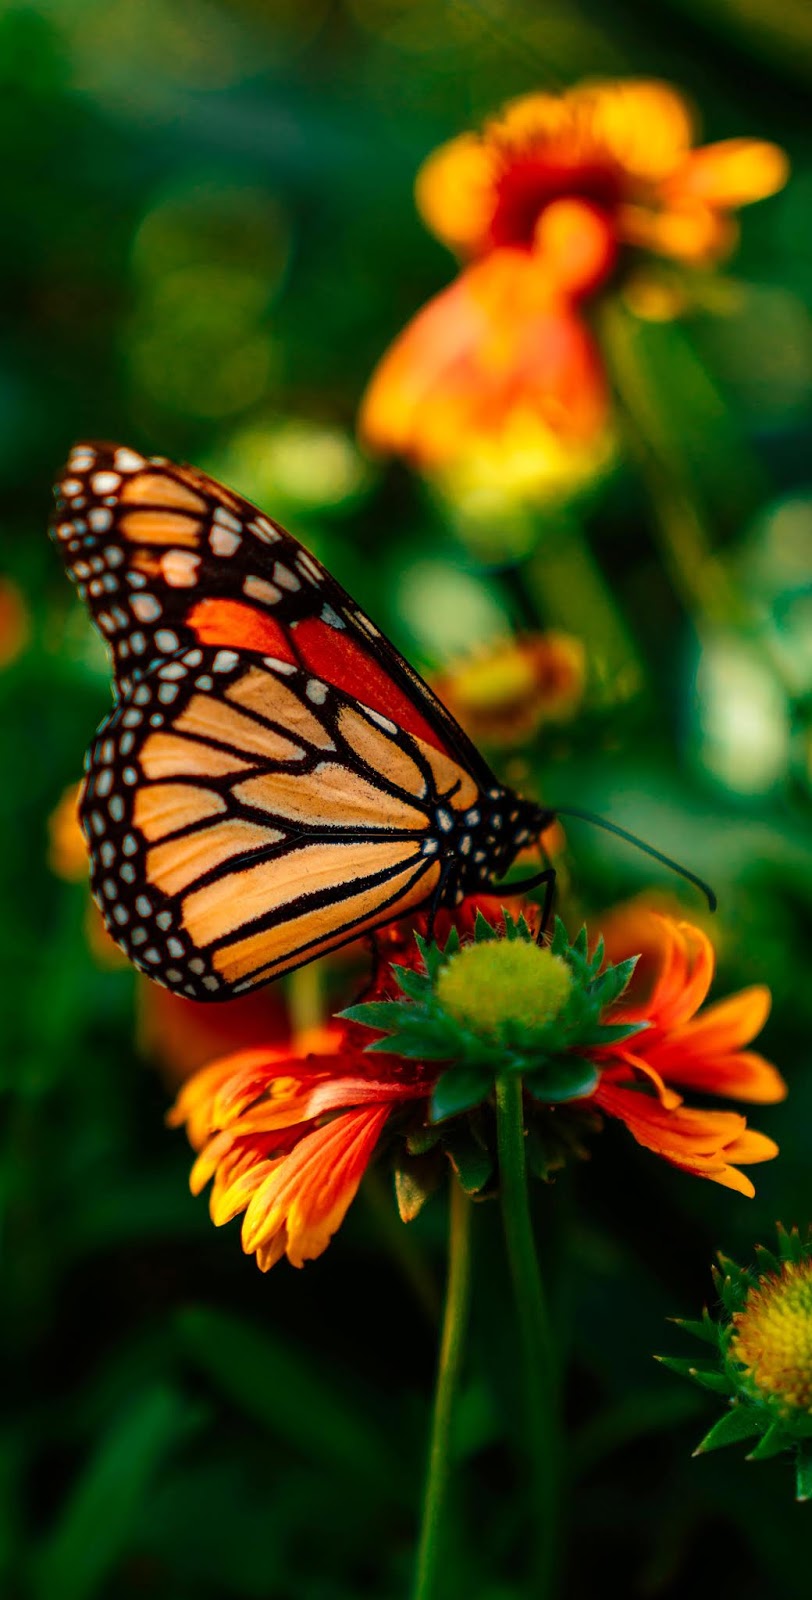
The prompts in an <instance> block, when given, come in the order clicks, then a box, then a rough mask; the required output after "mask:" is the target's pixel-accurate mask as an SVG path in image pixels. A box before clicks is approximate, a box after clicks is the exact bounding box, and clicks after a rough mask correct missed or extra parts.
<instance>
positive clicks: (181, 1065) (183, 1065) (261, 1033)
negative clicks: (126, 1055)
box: [138, 978, 290, 1088]
mask: <svg viewBox="0 0 812 1600" xmlns="http://www.w3.org/2000/svg"><path fill="white" fill-rule="evenodd" d="M289 1039H290V1017H289V1015H288V1008H287V1006H286V1004H285V998H284V995H283V992H282V990H281V988H280V987H279V986H278V985H274V984H271V985H269V986H268V987H267V988H264V989H260V990H258V991H257V993H256V994H247V995H243V996H242V998H240V999H237V1000H225V1001H223V1002H222V1003H221V1004H220V1005H216V1006H213V1005H206V1004H205V1003H204V1002H203V1001H202V1000H189V999H188V998H187V997H186V995H182V994H173V993H172V991H171V989H164V988H163V987H162V986H161V984H158V983H152V982H151V981H150V980H149V978H140V980H139V984H138V1043H139V1045H140V1047H141V1049H142V1051H143V1052H144V1054H145V1055H147V1056H149V1057H150V1059H151V1060H152V1061H154V1062H155V1063H156V1064H157V1066H158V1067H160V1069H161V1073H162V1076H163V1078H164V1079H165V1081H166V1082H167V1083H168V1084H169V1085H170V1086H172V1087H174V1088H177V1087H178V1085H179V1084H182V1083H185V1081H186V1079H187V1078H189V1077H191V1075H192V1073H193V1072H197V1070H198V1068H200V1067H203V1066H205V1065H206V1063H207V1062H209V1061H213V1060H214V1059H215V1058H216V1057H218V1056H221V1055H224V1054H225V1052H226V1051H227V1050H228V1051H231V1050H248V1049H252V1048H255V1047H257V1046H259V1045H264V1046H270V1045H276V1044H279V1045H283V1044H284V1045H288V1043H289Z"/></svg>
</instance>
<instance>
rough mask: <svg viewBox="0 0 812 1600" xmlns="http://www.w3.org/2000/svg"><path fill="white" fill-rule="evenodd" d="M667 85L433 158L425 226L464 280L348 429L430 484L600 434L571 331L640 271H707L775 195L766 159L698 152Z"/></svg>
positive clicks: (515, 122) (402, 342) (542, 118)
mask: <svg viewBox="0 0 812 1600" xmlns="http://www.w3.org/2000/svg"><path fill="white" fill-rule="evenodd" d="M694 133H695V128H694V121H693V117H692V114H691V111H690V109H689V107H688V104H687V102H686V100H685V99H684V97H683V96H682V95H681V94H679V92H678V91H677V90H676V89H674V88H672V87H671V86H670V85H668V84H666V83H660V82H656V81H651V82H648V81H644V80H640V81H637V82H635V81H630V82H624V81H618V82H610V83H595V84H583V85H579V86H577V87H575V88H573V89H569V90H567V91H566V92H565V93H563V94H559V95H551V94H532V95H526V96H523V97H522V98H520V99H518V100H513V101H511V102H510V103H509V104H508V105H507V106H506V107H505V108H504V110H503V112H502V113H501V115H499V116H498V117H495V118H494V119H493V120H492V121H490V122H488V123H486V125H485V127H484V129H483V131H482V132H481V133H473V132H471V133H464V134H461V135H460V136H459V137H458V138H455V139H452V140H451V141H450V142H449V143H447V144H445V145H442V146H441V147H440V148H439V149H438V150H436V151H434V153H433V154H432V155H431V156H429V158H428V160H427V161H426V162H425V163H424V165H423V167H422V169H421V171H420V173H419V174H418V178H417V204H418V208H419V210H420V212H421V213H422V216H423V219H424V221H425V223H426V225H427V226H428V227H429V228H430V229H431V231H432V232H433V233H434V234H436V236H437V238H438V239H440V240H442V241H443V242H444V243H445V244H447V245H448V246H449V247H450V248H451V249H452V250H453V251H455V253H456V254H457V255H458V256H460V258H461V259H462V260H463V261H464V262H467V263H470V264H469V265H467V266H466V267H465V269H464V270H463V271H462V272H461V274H460V276H459V278H458V279H457V280H456V282H455V283H454V284H453V285H452V286H451V287H450V288H449V289H446V290H445V291H444V292H443V293H442V294H440V295H438V296H437V297H436V298H435V299H434V300H432V301H430V302H429V304H428V305H427V306H426V307H425V308H424V309H423V310H422V311H421V312H419V313H418V315H417V317H416V318H415V319H414V321H413V322H412V323H410V324H409V326H408V327H407V328H406V329H405V331H404V332H403V333H402V334H401V335H400V337H399V338H398V339H397V340H396V341H395V344H394V345H393V346H392V348H391V349H390V350H389V352H388V353H387V354H386V355H385V356H384V358H383V360H382V361H381V363H380V365H379V366H378V368H377V371H376V372H375V373H374V375H373V377H372V381H371V383H370V385H369V388H368V390H367V393H366V396H365V398H364V402H363V405H362V410H361V418H360V427H361V432H362V435H363V437H364V438H365V439H366V441H367V442H368V444H369V445H370V446H371V447H372V448H374V449H377V450H381V451H384V452H393V453H400V454H403V455H406V456H409V457H411V458H412V459H413V460H414V461H415V462H416V463H417V464H418V465H420V466H425V467H433V466H439V465H442V464H444V463H447V462H449V461H451V460H453V459H455V458H457V457H459V456H460V455H461V454H465V453H467V452H468V451H470V450H474V449H476V447H477V444H478V442H479V441H481V440H483V439H485V438H490V439H492V438H493V436H494V435H496V436H501V435H503V434H504V435H505V437H506V438H509V437H510V436H511V434H512V433H513V432H514V431H515V430H516V426H517V418H518V419H521V420H522V422H523V424H524V426H523V428H522V429H521V431H522V433H523V438H524V443H525V445H526V442H527V429H528V427H530V426H531V425H532V426H534V427H535V429H536V432H537V434H538V435H539V437H540V438H542V436H543V435H544V434H545V433H549V431H550V430H553V431H554V432H556V433H558V434H560V435H562V436H564V437H566V438H567V439H569V440H571V441H573V442H575V443H577V442H578V441H581V442H583V441H584V440H585V439H587V438H590V437H595V436H597V435H598V434H599V432H600V431H601V429H602V428H603V426H604V424H605V422H606V420H607V409H608V403H607V393H606V385H605V380H604V376H603V371H602V364H601V360H600V355H599V352H598V350H597V347H596V345H595V344H594V342H593V340H592V336H591V334H590V332H589V330H588V329H587V327H586V326H585V325H584V323H583V321H582V319H581V317H580V316H579V314H578V308H579V307H580V306H581V305H582V304H583V303H584V302H585V301H586V300H588V299H589V298H591V297H593V296H595V295H596V294H598V293H599V292H600V291H601V290H603V289H605V288H606V287H607V286H608V284H609V283H610V281H616V280H617V278H618V275H619V274H620V273H621V272H622V273H623V274H628V273H629V272H630V271H634V270H636V268H637V266H638V264H639V260H640V257H641V253H642V254H644V255H655V256H657V257H661V258H662V257H666V258H669V259H671V260H672V261H677V262H680V263H682V264H686V265H690V266H707V265H710V264H713V263H714V262H716V261H718V260H720V259H721V258H723V257H724V256H725V255H727V254H728V253H729V252H730V251H731V250H732V249H733V247H734V245H735V242H736V225H735V222H734V220H733V217H732V213H733V212H734V211H735V210H736V209H737V208H738V207H739V206H742V205H746V204H748V203H749V202H751V201H754V200H759V199H762V198H764V197H766V196H767V195H771V194H774V193H775V192H776V191H777V190H778V189H780V188H781V187H782V185H783V183H784V182H785V180H786V177H787V171H788V166H787V160H786V157H785V155H784V153H783V151H782V150H780V149H779V148H778V146H776V145H773V144H768V143H765V142H764V141H762V140H757V139H728V140H724V141H722V142H721V143H718V144H711V145H705V146H702V147H700V148H698V149H697V148H693V139H694Z"/></svg>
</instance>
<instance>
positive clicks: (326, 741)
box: [54, 446, 533, 999]
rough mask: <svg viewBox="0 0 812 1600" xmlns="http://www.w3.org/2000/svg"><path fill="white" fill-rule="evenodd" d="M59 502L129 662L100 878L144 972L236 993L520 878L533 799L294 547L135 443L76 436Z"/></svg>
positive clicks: (65, 543) (124, 666)
mask: <svg viewBox="0 0 812 1600" xmlns="http://www.w3.org/2000/svg"><path fill="white" fill-rule="evenodd" d="M57 495H58V502H57V503H58V506H59V511H58V515H57V517H56V520H55V523H54V535H55V538H56V540H57V542H58V543H59V545H60V546H61V548H62V551H63V554H64V557H65V561H66V564H67V566H68V570H69V572H70V575H71V577H72V579H73V580H74V582H75V583H76V584H77V587H78V589H79V593H80V595H81V596H82V598H83V599H84V600H85V601H86V603H87V604H88V606H89V608H90V611H91V614H92V616H93V620H94V621H95V623H96V625H97V626H98V628H99V629H100V631H101V632H102V634H103V636H104V637H105V638H106V640H107V641H108V643H109V645H110V648H111V651H112V655H113V664H114V672H115V686H116V704H115V705H114V708H113V710H112V712H111V713H110V716H109V717H108V718H107V720H106V722H105V723H104V724H103V726H102V728H101V729H100V730H99V734H98V737H97V739H96V741H95V743H94V745H93V747H92V749H91V751H90V755H89V763H88V774H87V779H86V783H85V788H84V792H83V796H82V801H81V816H82V823H83V827H84V829H85V834H86V837H87V841H88V845H89V849H90V854H91V867H92V882H93V889H94V893H95V895H96V897H97V899H98V901H99V904H100V905H101V907H102V910H103V913H104V916H105V920H106V922H107V925H108V927H109V928H110V930H111V932H112V933H113V935H114V937H115V938H116V940H117V941H118V942H119V943H120V944H121V945H122V947H123V948H124V949H125V950H126V952H127V954H128V955H129V956H130V958H131V959H132V960H133V962H134V963H135V964H136V965H137V966H138V967H140V968H141V969H142V970H143V971H145V972H148V973H149V974H150V976H152V977H154V978H156V979H158V980H159V981H161V982H163V983H165V984H167V985H168V986H169V987H170V988H173V989H177V990H179V991H180V992H182V993H185V994H188V995H194V996H195V997H197V998H201V999H226V998H228V997H229V996H230V995H232V994H236V993H239V992H241V991H244V990H246V989H249V988H253V987H254V986H255V985H257V984H259V983H263V982H266V981H267V980H268V979H270V978H272V977H275V976H277V975H278V974H279V973H281V972H284V971H287V970H290V969H292V968H293V967H296V966H299V965H301V964H302V963H303V962H305V961H308V960H311V959H312V958H313V957H315V956H317V955H320V954H323V953H324V952H326V951H328V950H331V949H334V948H336V947H337V946H338V945H340V944H343V943H345V942H347V941H348V940H350V939H352V938H354V937H355V936H356V935H357V934H358V933H360V932H362V931H365V930H370V929H372V928H374V927H376V926H379V925H381V924H382V923H384V922H387V921H391V920H393V919H394V918H396V917H398V916H401V915H403V914H404V913H405V912H407V911H410V910H414V909H416V908H417V907H418V906H419V905H422V904H424V903H426V902H427V901H430V900H433V901H434V902H435V903H439V901H440V899H442V898H443V897H445V898H446V899H450V898H454V897H456V898H459V897H460V896H461V893H462V889H461V888H460V883H465V885H466V887H475V886H476V885H478V884H484V883H485V882H487V880H488V879H489V878H490V877H491V876H493V875H495V874H497V873H498V872H499V871H501V870H504V866H505V865H506V864H507V863H508V862H509V861H510V860H511V859H512V858H513V856H514V855H515V853H516V850H517V849H518V848H519V845H520V844H521V843H522V842H524V840H525V839H527V838H528V837H529V833H530V830H531V827H532V817H530V816H529V815H527V816H526V815H524V813H525V812H529V811H531V810H532V809H533V808H528V807H527V806H524V803H522V802H517V801H516V800H515V797H513V796H510V795H509V794H508V793H506V792H505V791H503V790H501V789H500V788H499V787H498V786H497V785H496V784H495V780H494V778H493V776H492V774H491V773H490V771H489V769H488V767H487V765H486V763H485V762H484V761H483V760H482V758H481V757H480V756H479V754H478V752H477V751H476V750H475V749H474V747H473V746H472V745H471V744H470V741H468V739H467V738H466V736H465V735H464V734H463V733H462V731H461V729H459V728H458V726H457V724H456V723H455V722H454V720H453V718H451V717H450V716H449V714H448V713H447V712H446V711H445V709H444V707H443V706H442V705H441V704H440V703H439V701H437V700H436V698H435V697H434V695H433V694H432V693H431V691H430V690H429V689H428V688H427V687H426V685H425V684H424V683H423V682H422V680H421V679H420V678H419V677H418V676H417V674H416V673H414V672H413V671H412V669H411V668H410V667H409V666H408V664H407V663H406V662H405V661H404V660H403V658H402V657H401V656H400V655H398V653H397V651H395V649H394V648H393V646H392V645H391V644H389V642H388V641H387V640H386V639H385V638H384V637H383V636H382V635H381V634H380V633H379V631H378V630H377V628H375V626H374V624H373V623H371V622H370V621H369V619H368V618H367V617H365V616H364V614H363V613H362V612H361V611H359V609H358V608H357V607H356V606H355V605H354V604H353V602H352V601H351V600H350V598H349V596H347V595H346V594H345V592H344V591H343V590H342V589H341V588H340V586H339V585H338V584H337V583H336V582H335V581H334V580H333V579H332V578H331V577H330V575H329V574H328V573H327V572H326V571H325V570H324V568H323V567H321V566H320V565H319V564H318V562H316V561H315V560H314V558H313V557H312V556H311V555H310V554H309V552H307V551H306V550H304V549H303V547H302V546H301V545H299V544H298V543H297V542H296V540H295V539H293V538H291V537H290V535H289V534H287V533H286V532H285V531H284V530H283V529H281V528H280V527H278V526H277V524H275V523H273V522H272V521H271V520H270V519H269V518H267V517H265V516H264V515H263V514H262V513H260V512H258V511H256V510H255V509H254V508H253V507H252V506H250V505H249V504H248V502H246V501H244V500H242V499H240V498H239V497H238V496H237V495H234V494H232V493H231V492H230V491H228V490H226V489H223V488H221V487H220V486H219V485H218V484H216V483H214V482H213V480H211V479H209V478H207V477H206V476H205V475H204V474H202V473H199V472H195V471H194V470H193V469H191V468H185V467H175V466H173V465H171V464H170V463H168V462H165V461H163V460H160V459H155V458H153V459H151V460H148V459H145V458H144V457H141V456H138V455H136V454H135V452H133V451H130V450H127V449H125V448H122V447H117V446H79V447H77V449H76V450H75V451H74V452H73V455H72V457H71V461H70V463H69V466H68V470H67V473H66V475H65V477H64V478H63V480H62V482H61V484H60V485H59V488H58V491H57ZM510 805H513V807H514V809H513V811H510V810H509V807H510ZM516 806H518V807H519V808H520V809H519V810H518V811H517V810H516V809H515V808H516ZM523 806H524V808H523V810H522V809H521V808H522V807H523Z"/></svg>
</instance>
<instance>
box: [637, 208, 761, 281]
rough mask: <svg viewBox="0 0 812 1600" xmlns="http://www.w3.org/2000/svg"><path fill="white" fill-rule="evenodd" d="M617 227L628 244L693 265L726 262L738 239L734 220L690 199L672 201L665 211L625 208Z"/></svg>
mask: <svg viewBox="0 0 812 1600" xmlns="http://www.w3.org/2000/svg"><path fill="white" fill-rule="evenodd" d="M617 228H618V233H619V235H620V237H621V239H623V240H625V242H626V244H630V245H635V246H636V247H637V249H639V250H651V251H653V252H654V253H655V254H656V255H660V256H671V257H672V258H673V259H674V260H675V261H684V262H685V263H686V264H687V265H689V266H701V265H703V264H710V263H712V262H714V261H719V260H722V259H723V258H724V257H725V256H727V255H729V254H730V252H731V251H732V250H733V249H734V247H735V245H736V241H737V239H738V229H737V227H736V224H735V223H734V222H733V221H732V220H731V218H730V217H728V216H724V215H722V214H721V213H720V212H719V211H716V210H714V208H713V206H710V205H705V204H703V203H702V202H701V201H698V200H696V201H688V200H686V201H685V202H684V203H682V204H680V205H677V204H676V202H672V204H671V205H670V206H669V207H668V209H666V210H663V211H661V210H653V209H649V208H648V207H646V206H643V205H632V204H630V205H624V206H621V207H620V209H619V211H618V215H617Z"/></svg>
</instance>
